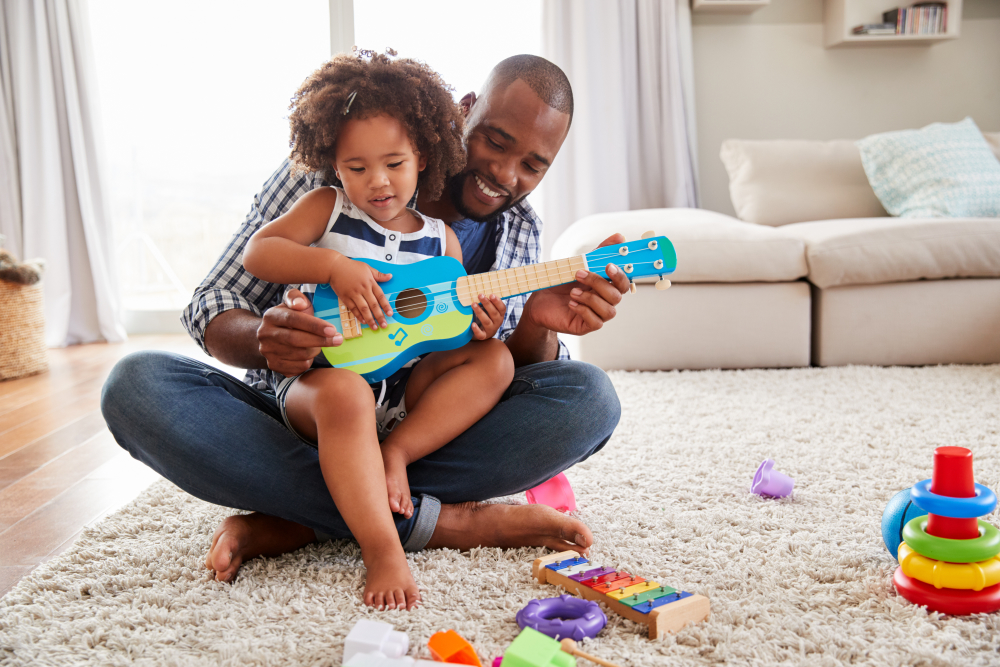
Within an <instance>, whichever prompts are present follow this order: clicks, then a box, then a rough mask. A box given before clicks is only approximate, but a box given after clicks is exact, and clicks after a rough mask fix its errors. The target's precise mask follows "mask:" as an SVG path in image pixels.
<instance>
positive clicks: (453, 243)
mask: <svg viewBox="0 0 1000 667" xmlns="http://www.w3.org/2000/svg"><path fill="white" fill-rule="evenodd" d="M445 239H446V240H445V246H444V254H445V255H447V256H448V257H454V258H455V259H457V260H458V261H460V262H461V261H462V246H461V245H459V243H458V235H456V234H455V232H454V231H452V229H451V227H449V226H447V225H445ZM483 297H484V298H483V300H482V301H481V302H478V303H477V302H476V301H473V302H472V310H473V312H474V313H475V314H476V315H475V316H476V318H477V319H478V320H479V321H478V322H476V321H475V320H473V322H472V336H473V338H475V339H476V340H486V339H487V338H493V337H494V336H496V335H497V330H498V329H499V328H500V325H501V324H503V317H504V313H506V312H507V306H506V304H504V302H503V300H501V299H500V297H498V296H496V295H493V296H491V295H489V294H484V295H483Z"/></svg>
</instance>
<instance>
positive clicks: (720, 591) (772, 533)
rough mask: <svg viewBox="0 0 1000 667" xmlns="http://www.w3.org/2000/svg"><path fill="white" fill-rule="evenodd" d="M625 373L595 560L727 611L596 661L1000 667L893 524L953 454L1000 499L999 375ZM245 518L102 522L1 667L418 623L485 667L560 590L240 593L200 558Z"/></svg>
mask: <svg viewBox="0 0 1000 667" xmlns="http://www.w3.org/2000/svg"><path fill="white" fill-rule="evenodd" d="M612 377H613V379H614V382H615V385H616V386H617V388H618V392H619V395H620V396H621V400H622V405H623V417H622V422H621V425H620V426H619V428H618V430H617V431H616V433H615V436H614V437H613V439H612V440H611V442H609V444H608V446H607V447H606V448H605V450H604V451H603V452H602V453H601V454H599V455H597V456H595V457H593V458H592V459H591V460H589V461H586V462H585V463H583V464H581V465H578V466H576V467H575V468H573V469H571V470H570V471H569V473H568V477H569V478H570V480H571V482H572V483H573V486H574V488H575V489H576V493H577V500H578V502H579V506H580V510H579V516H580V517H581V518H582V519H583V520H584V521H586V522H587V523H588V524H589V525H590V526H591V528H592V529H593V531H594V535H595V538H596V541H597V542H596V546H595V548H594V550H593V557H592V559H593V560H594V561H595V562H597V563H601V564H606V565H615V566H620V567H625V568H628V569H629V570H630V571H632V572H635V573H637V574H640V575H643V576H646V577H647V578H649V577H650V575H652V576H653V577H655V578H656V579H657V580H659V581H661V582H663V583H667V584H670V585H674V586H677V587H680V588H682V589H684V590H688V591H693V592H697V593H701V594H703V595H706V596H708V597H709V598H710V600H711V604H712V616H711V618H710V620H709V621H708V622H706V623H702V624H699V625H697V626H689V627H688V628H687V629H685V630H682V631H681V632H679V633H677V634H676V635H669V636H667V637H666V638H664V639H661V640H659V641H650V640H649V639H647V638H646V636H645V632H644V628H641V627H640V626H637V625H635V624H633V623H631V622H629V621H625V620H623V619H621V618H620V617H617V616H615V615H614V614H609V623H608V627H607V628H606V629H605V630H604V631H603V632H602V634H601V635H600V636H599V637H598V638H597V639H596V640H593V641H588V642H587V645H586V649H588V650H590V651H591V652H593V653H595V654H597V655H599V656H602V657H605V658H608V659H611V660H615V661H618V662H619V663H621V664H623V665H656V664H672V665H673V664H676V665H709V664H716V663H727V664H734V665H765V664H774V663H781V662H785V663H791V664H799V665H841V664H848V663H855V664H872V665H898V664H920V665H996V664H1000V652H998V631H1000V614H992V615H980V616H975V617H966V618H959V617H946V616H941V615H938V614H936V613H930V614H928V613H927V612H926V611H925V610H924V609H922V608H919V607H916V606H914V605H912V604H910V603H909V602H907V601H906V600H904V599H902V598H901V597H899V596H898V595H897V594H896V592H895V591H894V589H893V588H892V585H891V583H890V579H891V575H892V572H893V570H894V568H895V562H894V561H893V559H892V558H891V557H890V556H889V554H888V552H886V550H885V548H884V547H883V546H882V540H881V536H880V526H879V522H880V518H881V514H882V510H883V508H884V506H885V504H886V502H887V501H888V499H889V498H890V497H891V496H892V495H893V494H894V493H895V492H896V491H898V490H899V489H901V488H904V487H907V486H909V485H911V484H913V483H914V482H916V481H918V480H920V479H924V478H926V477H928V476H929V475H930V469H931V461H932V452H933V449H934V447H936V446H939V445H963V446H967V447H970V448H971V449H972V450H973V451H974V453H975V456H976V476H977V479H978V481H979V482H980V483H983V484H986V485H987V486H990V487H992V488H993V489H995V490H998V491H1000V462H998V458H997V455H998V453H1000V431H998V429H1000V366H987V367H936V368H918V369H910V368H889V369H884V368H867V367H852V368H840V369H799V370H783V371H776V370H771V371H741V372H733V371H727V372H718V371H707V372H682V373H614V374H612ZM764 458H773V459H775V460H776V461H777V469H779V470H781V471H783V472H785V473H787V474H789V475H791V476H792V477H793V478H794V479H795V492H794V494H793V496H792V497H791V498H787V499H783V500H777V501H776V500H769V499H765V498H762V497H759V496H756V495H752V494H751V493H750V492H749V487H750V481H751V478H752V476H753V473H754V470H755V468H756V466H757V464H758V463H760V461H761V460H762V459H764ZM227 514H229V512H228V511H227V510H225V509H223V508H219V507H215V506H212V505H208V504H205V503H203V502H200V501H198V500H195V499H193V498H191V497H190V496H187V495H186V494H184V493H182V492H180V491H178V490H177V489H176V488H174V487H172V486H170V485H168V484H166V483H160V484H159V485H157V486H155V487H153V488H151V489H150V490H149V491H148V492H147V493H145V494H144V495H143V496H142V497H140V498H139V499H138V500H136V501H135V502H134V503H132V504H131V505H130V506H128V507H126V508H125V509H123V510H121V511H120V512H118V513H117V514H115V515H112V516H110V517H109V518H107V519H106V520H104V521H103V522H101V523H100V524H99V525H97V526H95V527H93V528H91V529H89V530H87V531H86V532H85V533H84V534H83V536H82V537H81V538H80V540H79V542H77V544H76V545H75V546H74V547H72V548H71V549H70V550H69V551H68V552H66V553H65V554H63V555H62V556H60V557H58V558H56V559H55V560H53V561H51V562H49V563H48V564H46V565H44V566H42V567H40V568H38V569H37V570H36V571H35V572H33V573H32V574H31V575H30V576H29V577H27V578H26V579H24V580H23V581H22V582H20V583H19V584H18V585H17V587H16V588H15V589H14V590H13V591H11V592H10V593H9V594H8V595H7V596H6V597H4V598H3V600H2V601H0V663H3V664H11V665H15V664H17V665H20V664H24V665H27V664H32V665H65V664H76V663H85V662H86V663H93V664H107V665H124V664H150V665H152V664H156V665H186V664H224V665H241V666H242V665H317V666H319V665H324V666H326V665H339V664H340V657H341V651H342V646H343V640H344V636H345V635H346V633H347V632H348V630H350V628H351V627H352V626H353V624H354V622H355V621H356V620H357V619H359V618H362V617H366V618H375V619H379V620H384V621H388V622H390V623H392V624H393V625H394V626H395V627H396V629H398V630H402V631H405V632H406V633H407V634H408V635H409V637H410V642H411V655H414V656H417V655H420V656H423V657H427V656H428V652H427V649H426V647H425V643H426V641H427V638H428V637H429V636H430V635H431V634H432V633H433V632H436V631H438V630H443V629H446V628H454V629H455V630H457V631H458V632H459V633H460V634H462V635H463V636H465V637H466V638H467V639H469V640H470V641H471V642H472V643H473V644H474V645H475V646H476V648H477V650H478V651H479V654H480V656H481V657H482V658H483V660H484V663H485V662H486V661H487V660H492V658H493V656H496V655H498V654H499V653H500V652H501V651H502V650H503V648H505V647H506V646H507V645H508V644H509V643H510V641H511V640H512V639H513V638H514V637H515V635H516V634H517V632H518V628H517V625H516V624H515V622H514V615H515V613H516V612H517V611H518V610H519V609H521V607H522V606H524V604H525V603H527V601H528V600H530V599H532V598H540V597H550V596H554V595H557V594H558V593H559V591H558V590H557V589H556V588H555V587H553V586H542V585H539V584H537V583H533V581H532V579H531V578H530V563H531V560H532V559H533V558H535V557H536V556H537V555H540V553H541V551H540V550H530V549H523V550H517V551H501V550H498V549H477V550H474V551H472V552H471V553H459V552H456V551H428V552H424V553H420V554H415V555H411V556H410V564H411V567H412V569H413V572H414V575H415V576H416V579H417V581H418V583H419V584H420V586H421V588H422V590H423V594H424V600H425V603H424V606H423V607H422V608H420V609H419V610H417V611H414V612H409V613H407V612H397V611H389V612H375V611H372V610H369V609H366V608H365V607H363V606H362V604H361V596H360V593H361V590H362V585H363V581H364V572H363V570H362V568H361V560H360V554H359V551H358V549H357V547H356V546H355V545H353V544H350V543H346V542H338V543H332V544H323V545H313V546H310V547H308V548H305V549H302V550H300V551H298V552H295V553H292V554H288V555H286V556H284V557H281V558H275V559H263V560H260V559H259V560H255V561H252V562H250V563H248V564H246V565H244V567H243V569H242V570H241V573H240V576H239V578H238V580H237V581H236V583H235V584H232V585H227V584H219V583H216V582H214V581H213V580H212V579H211V576H210V575H209V573H208V572H207V571H206V570H205V569H204V568H203V567H202V559H203V557H204V554H205V550H206V549H207V547H208V545H209V540H210V538H211V536H212V532H213V529H214V527H215V526H216V524H217V523H218V522H219V521H220V520H221V519H222V518H223V517H225V516H226V515H227ZM989 520H991V521H992V522H993V523H996V516H995V515H993V516H992V517H989ZM579 664H580V665H581V666H582V665H587V664H591V663H587V662H586V661H583V660H580V661H579Z"/></svg>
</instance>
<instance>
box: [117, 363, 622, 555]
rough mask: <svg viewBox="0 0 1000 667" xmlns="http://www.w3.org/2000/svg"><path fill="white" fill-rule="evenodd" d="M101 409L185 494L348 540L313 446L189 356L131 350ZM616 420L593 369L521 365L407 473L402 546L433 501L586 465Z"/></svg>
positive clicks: (135, 450)
mask: <svg viewBox="0 0 1000 667" xmlns="http://www.w3.org/2000/svg"><path fill="white" fill-rule="evenodd" d="M101 410H102V412H103V413H104V418H105V420H106V421H107V422H108V428H109V429H111V433H112V434H113V435H114V437H115V440H117V441H118V444H119V445H120V446H121V447H122V448H123V449H125V450H126V451H128V452H129V453H130V454H131V455H132V457H133V458H135V459H137V460H139V461H142V462H143V463H145V464H146V465H148V466H149V467H150V468H152V469H153V470H155V471H156V472H158V473H159V474H161V475H162V476H164V477H166V478H167V479H169V480H170V481H171V482H173V483H174V484H176V485H177V486H179V487H180V488H182V489H184V490H185V491H187V492H188V493H190V494H191V495H194V496H196V497H198V498H201V499H202V500H206V501H208V502H211V503H215V504H217V505H225V506H227V507H234V508H238V509H243V510H253V511H257V512H262V513H264V514H269V515H272V516H277V517H281V518H283V519H288V520H290V521H294V522H296V523H299V524H302V525H304V526H308V527H309V528H312V529H313V530H314V531H315V532H316V534H317V537H318V538H319V539H330V538H333V539H336V538H349V537H351V531H350V529H349V528H348V527H347V524H346V523H345V522H344V519H343V518H342V517H341V516H340V513H339V512H338V511H337V506H336V505H335V504H334V502H333V499H332V498H331V497H330V491H329V490H328V489H327V487H326V482H325V481H324V480H323V474H322V472H321V471H320V467H319V457H318V453H317V450H316V448H315V447H313V446H310V445H309V444H307V443H305V442H303V441H302V440H300V439H299V438H297V437H296V436H295V435H294V434H292V433H291V431H289V430H288V429H287V428H285V426H284V424H283V423H282V420H281V414H280V412H279V410H278V405H277V403H276V402H275V399H274V396H272V395H271V394H268V393H264V392H260V391H257V390H256V389H253V388H252V387H250V386H248V385H246V384H244V383H243V382H241V381H240V380H237V379H236V378H234V377H233V376H231V375H229V374H227V373H224V372H222V371H220V370H218V369H216V368H214V367H212V366H208V365H206V364H203V363H201V362H199V361H195V360H194V359H189V358H187V357H183V356H180V355H176V354H170V353H167V352H152V351H147V352H136V353H133V354H130V355H128V356H127V357H125V358H124V359H122V360H121V361H119V362H118V364H117V365H116V366H115V367H114V368H113V369H112V371H111V374H110V376H109V377H108V380H107V382H105V384H104V390H103V392H102V395H101ZM620 415H621V406H620V405H619V402H618V396H617V394H616V393H615V389H614V387H613V386H612V384H611V380H610V379H609V378H608V376H607V375H606V374H605V373H604V371H602V370H600V369H599V368H597V367H595V366H592V365H590V364H586V363H583V362H579V361H547V362H543V363H539V364H532V365H530V366H523V367H521V368H518V369H517V371H516V372H515V374H514V380H513V382H512V383H511V385H510V387H509V388H508V389H507V392H506V393H505V394H504V396H503V398H502V399H501V401H500V403H499V404H497V406H496V407H494V408H493V410H492V411H490V412H489V414H487V415H486V416H485V417H483V419H482V420H480V421H479V423H477V424H475V425H474V426H472V427H471V428H470V429H469V430H467V431H466V432H465V433H463V434H462V435H460V436H458V437H457V438H456V439H455V440H453V441H452V442H450V443H448V444H447V445H445V446H444V447H442V448H441V449H439V450H437V451H436V452H434V453H433V454H430V455H429V456H426V457H424V458H423V459H420V460H419V461H416V462H414V463H412V464H410V466H409V467H408V468H407V470H406V474H407V477H408V479H409V483H410V492H411V494H412V495H413V496H414V512H413V516H412V517H410V518H409V519H407V518H404V517H403V516H402V515H398V514H397V515H394V519H395V521H396V528H397V529H398V531H399V538H400V541H401V542H402V544H403V546H404V547H405V548H406V549H408V550H411V551H413V550H419V549H422V548H423V547H424V546H425V545H426V544H427V542H428V540H429V539H430V537H431V534H432V533H433V532H434V527H435V525H436V523H437V517H438V511H439V510H440V504H441V503H460V502H466V501H477V500H486V499H489V498H495V497H497V496H504V495H508V494H513V493H520V492H522V491H525V490H527V489H530V488H532V487H534V486H537V485H538V484H541V483H542V482H544V481H545V480H547V479H550V478H552V477H554V476H555V475H556V474H558V473H559V472H561V471H563V470H565V469H567V468H569V467H570V466H572V465H574V464H575V463H578V462H580V461H583V460H584V459H586V458H587V457H589V456H590V455H592V454H593V453H595V452H597V451H599V450H600V449H601V448H602V447H603V446H604V444H605V443H606V442H607V441H608V438H610V437H611V433H612V431H613V430H614V428H615V426H617V424H618V419H619V417H620ZM372 419H373V420H374V415H373V416H372Z"/></svg>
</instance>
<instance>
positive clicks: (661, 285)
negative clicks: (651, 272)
mask: <svg viewBox="0 0 1000 667" xmlns="http://www.w3.org/2000/svg"><path fill="white" fill-rule="evenodd" d="M668 287H670V281H669V280H664V279H663V276H660V279H659V280H657V281H656V289H658V290H665V289H667V288H668Z"/></svg>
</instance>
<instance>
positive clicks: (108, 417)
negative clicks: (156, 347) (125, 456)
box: [101, 350, 174, 450]
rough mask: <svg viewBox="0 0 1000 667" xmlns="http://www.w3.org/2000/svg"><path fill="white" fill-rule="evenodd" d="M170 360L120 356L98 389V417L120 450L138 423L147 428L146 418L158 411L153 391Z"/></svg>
mask: <svg viewBox="0 0 1000 667" xmlns="http://www.w3.org/2000/svg"><path fill="white" fill-rule="evenodd" d="M173 360H174V357H173V355H169V354H165V353H163V352H156V351H152V350H143V351H140V352H133V353H132V354H129V355H128V356H126V357H123V358H122V359H120V360H119V361H118V363H117V364H115V366H114V368H112V369H111V373H110V374H109V375H108V379H107V380H105V382H104V387H103V388H102V389H101V414H102V415H103V416H104V421H106V422H107V424H108V428H109V429H110V430H111V433H112V434H113V435H114V436H115V440H116V441H117V442H118V444H119V446H121V447H122V448H123V449H126V450H127V449H128V446H127V445H128V442H129V441H130V438H129V437H128V436H129V434H131V433H133V432H134V431H135V430H136V427H137V426H139V425H141V424H147V425H149V415H150V414H155V413H157V412H158V410H159V409H158V407H157V405H158V404H159V403H160V400H159V397H158V396H156V395H155V392H156V389H157V388H158V387H160V386H162V385H161V383H162V380H163V378H164V371H165V370H166V367H167V366H168V365H170V364H171V363H172V362H173Z"/></svg>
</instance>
